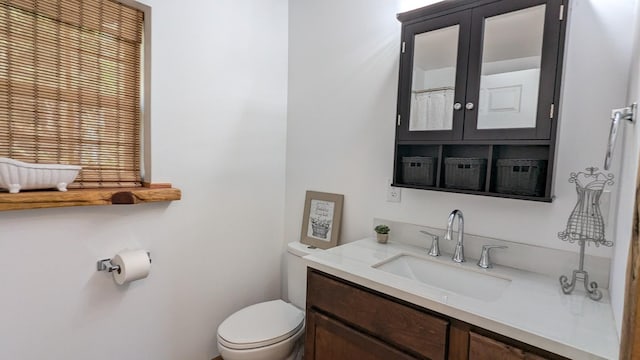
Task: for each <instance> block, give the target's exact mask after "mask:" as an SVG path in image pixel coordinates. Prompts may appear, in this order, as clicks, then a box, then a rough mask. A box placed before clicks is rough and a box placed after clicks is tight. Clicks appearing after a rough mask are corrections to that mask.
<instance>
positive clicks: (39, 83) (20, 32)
mask: <svg viewBox="0 0 640 360" xmlns="http://www.w3.org/2000/svg"><path fill="white" fill-rule="evenodd" d="M142 30H143V13H142V12H141V11H139V10H136V9H133V8H130V7H127V6H125V5H123V4H120V3H118V2H114V1H111V0H0V157H9V158H13V159H16V160H21V161H26V162H34V163H58V164H73V165H81V166H82V171H81V172H80V174H79V175H78V177H77V178H76V182H75V183H74V184H72V185H70V187H76V188H96V187H132V186H140V185H141V178H140V162H141V161H140V146H141V144H140V123H141V109H140V107H141V105H140V96H141V94H140V73H141V64H140V58H141V55H140V54H141V46H142Z"/></svg>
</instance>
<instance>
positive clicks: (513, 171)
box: [496, 159, 547, 196]
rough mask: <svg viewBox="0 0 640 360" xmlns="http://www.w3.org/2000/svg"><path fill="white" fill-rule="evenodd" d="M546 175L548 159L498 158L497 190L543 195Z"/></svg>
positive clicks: (508, 192) (518, 193) (517, 193)
mask: <svg viewBox="0 0 640 360" xmlns="http://www.w3.org/2000/svg"><path fill="white" fill-rule="evenodd" d="M546 175H547V161H546V160H531V159H498V161H496V192H499V193H502V194H515V195H529V196H543V195H544V188H545V186H544V185H545V179H546Z"/></svg>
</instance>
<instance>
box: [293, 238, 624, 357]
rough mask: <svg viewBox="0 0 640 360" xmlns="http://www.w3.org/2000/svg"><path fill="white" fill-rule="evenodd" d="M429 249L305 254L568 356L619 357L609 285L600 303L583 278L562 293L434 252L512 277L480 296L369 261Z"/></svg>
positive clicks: (349, 276) (527, 276) (518, 274)
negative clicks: (489, 295) (491, 296)
mask: <svg viewBox="0 0 640 360" xmlns="http://www.w3.org/2000/svg"><path fill="white" fill-rule="evenodd" d="M426 251H427V250H426V249H424V248H419V247H415V246H411V245H404V244H400V243H393V242H389V243H387V244H379V243H377V242H376V240H375V239H363V240H359V241H356V242H352V243H348V244H345V245H341V246H338V247H334V248H332V249H328V250H325V251H320V252H316V253H313V254H311V255H308V256H305V257H304V260H305V261H306V262H307V265H308V266H309V267H312V268H314V269H318V270H320V271H323V272H326V273H328V274H331V275H335V276H338V277H340V278H343V279H345V280H348V281H351V282H354V283H356V284H360V285H363V286H366V287H368V288H370V289H373V290H376V291H379V292H381V293H385V294H388V295H391V296H393V297H396V298H398V299H402V300H405V301H408V302H410V303H413V304H416V305H419V306H422V307H424V308H428V309H430V310H433V311H436V312H439V313H441V314H444V315H447V316H450V317H453V318H456V319H459V320H462V321H465V322H467V323H470V324H473V325H476V326H479V327H482V328H485V329H488V330H491V331H493V332H496V333H499V334H502V335H505V336H508V337H510V338H513V339H516V340H519V341H522V342H525V343H527V344H531V345H533V346H536V347H539V348H542V349H545V350H548V351H550V352H553V353H556V354H559V355H562V356H566V357H568V358H571V359H603V358H604V359H617V358H618V351H619V349H618V348H619V340H618V335H617V331H616V327H615V322H614V319H613V312H612V310H611V303H610V300H609V294H608V293H607V292H606V290H603V293H604V296H603V298H602V300H600V301H599V302H596V301H593V300H591V299H589V298H588V297H587V296H586V295H585V293H584V290H583V285H582V282H579V283H578V284H577V285H576V290H575V291H574V292H573V294H571V295H564V294H563V293H562V291H561V290H560V284H559V282H558V278H552V277H548V276H544V275H540V274H536V273H532V272H528V271H522V270H518V269H514V268H508V267H503V266H498V265H496V266H495V267H494V268H492V269H488V270H484V269H481V268H479V267H477V266H476V260H475V259H467V262H465V263H462V264H455V263H453V262H452V261H451V257H450V255H448V254H443V255H442V256H440V257H438V258H432V260H434V261H440V262H446V263H447V264H453V265H454V266H460V267H464V268H467V269H469V270H472V271H481V272H485V271H486V272H488V273H491V274H494V275H496V276H499V277H504V278H509V279H511V283H510V284H509V286H508V287H507V288H506V289H505V290H504V292H503V293H502V295H501V296H500V297H499V298H498V299H497V300H494V301H483V300H479V299H475V298H471V297H466V296H462V295H458V294H456V293H453V292H449V291H445V290H442V289H439V288H436V287H432V286H428V285H426V284H422V283H419V282H417V281H415V280H410V279H407V278H404V277H401V276H397V275H394V274H391V273H387V272H384V271H382V270H378V269H375V268H373V267H372V265H374V264H377V263H379V262H381V261H382V260H385V259H388V258H390V257H393V256H396V255H399V254H403V253H406V254H419V255H424V254H426ZM558 275H561V274H558ZM566 275H570V274H566Z"/></svg>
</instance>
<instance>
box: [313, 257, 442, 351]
mask: <svg viewBox="0 0 640 360" xmlns="http://www.w3.org/2000/svg"><path fill="white" fill-rule="evenodd" d="M397 301H398V300H391V299H388V298H385V297H383V296H380V295H376V294H374V293H372V292H369V291H366V290H363V289H361V288H360V287H357V286H355V285H351V284H348V283H346V282H343V281H338V280H335V279H333V278H330V277H327V276H325V275H323V274H322V273H320V272H318V271H316V270H311V269H309V270H308V275H307V312H309V310H310V309H311V308H314V309H317V310H319V311H324V312H327V313H331V315H332V316H334V317H336V318H338V319H339V320H342V321H343V322H345V323H347V324H349V325H352V326H353V327H355V328H357V329H358V330H361V331H362V332H365V333H368V334H370V335H371V336H373V337H376V338H379V339H381V340H383V341H385V342H387V343H389V344H392V345H394V346H396V347H397V348H398V349H402V350H405V351H408V352H410V353H413V354H418V355H420V356H421V357H422V356H425V357H427V358H429V359H434V360H437V359H445V356H446V348H447V332H448V328H449V321H447V320H444V319H441V318H439V317H435V316H433V315H430V314H427V313H425V312H422V311H420V310H417V309H415V308H412V307H409V306H406V305H403V304H400V303H398V302H397Z"/></svg>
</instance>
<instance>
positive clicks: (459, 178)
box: [444, 158, 487, 191]
mask: <svg viewBox="0 0 640 360" xmlns="http://www.w3.org/2000/svg"><path fill="white" fill-rule="evenodd" d="M444 165H445V170H444V186H445V187H447V188H451V189H463V190H478V191H480V190H484V183H485V179H486V175H487V159H479V158H446V159H444Z"/></svg>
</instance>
